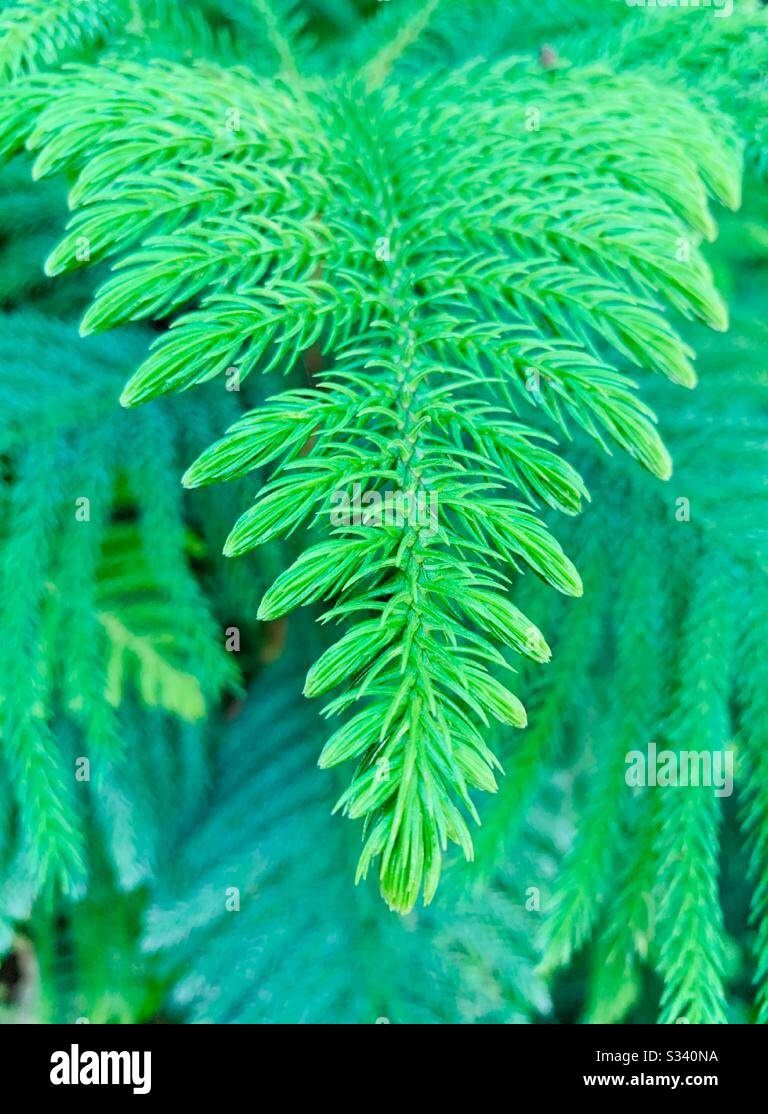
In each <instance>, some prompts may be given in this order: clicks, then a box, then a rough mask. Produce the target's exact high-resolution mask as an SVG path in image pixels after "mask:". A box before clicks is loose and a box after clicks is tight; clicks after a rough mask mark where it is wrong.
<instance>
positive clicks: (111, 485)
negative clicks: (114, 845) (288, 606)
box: [0, 310, 236, 889]
mask: <svg viewBox="0 0 768 1114" xmlns="http://www.w3.org/2000/svg"><path fill="white" fill-rule="evenodd" d="M135 351H136V348H135V338H134V346H133V347H132V344H131V338H130V337H129V336H127V335H126V336H125V337H124V338H121V340H120V342H117V341H115V340H113V339H111V338H106V339H104V340H100V341H98V342H97V343H96V344H94V345H93V346H91V347H90V348H89V350H88V355H87V358H85V359H84V356H83V352H82V346H81V343H80V342H79V341H78V339H77V336H76V334H73V332H72V331H71V330H70V329H68V328H67V327H65V326H63V325H60V324H58V323H57V322H55V321H54V320H52V319H49V318H45V317H42V316H41V315H38V314H36V313H34V312H32V311H30V310H27V311H24V312H19V313H17V314H14V315H6V316H5V317H4V319H3V330H2V335H0V357H1V358H2V374H1V375H0V410H1V412H2V416H0V452H2V454H3V460H4V464H5V470H6V471H5V475H4V482H3V485H2V487H1V488H0V506H1V507H2V511H3V528H2V530H1V531H0V568H2V578H1V580H0V584H1V586H2V589H1V591H0V609H1V616H0V617H1V619H2V628H3V632H4V638H3V640H2V645H0V677H1V678H2V682H1V684H0V749H2V753H3V755H4V760H5V761H6V762H7V763H8V767H9V770H10V771H11V776H10V779H9V785H10V789H11V800H12V802H13V805H12V806H11V803H10V802H9V809H10V810H11V811H10V815H11V816H12V815H13V813H14V812H17V813H18V831H17V833H16V840H15V841H14V842H16V841H18V844H19V845H20V846H22V847H24V848H25V855H26V857H27V860H28V861H27V870H28V872H29V877H30V878H31V879H33V880H34V882H33V889H34V886H35V885H41V884H42V883H43V882H44V881H47V880H52V879H54V878H57V877H58V878H60V879H61V880H63V881H65V883H67V884H68V885H69V886H70V887H71V886H74V885H75V884H76V881H77V880H78V879H80V878H81V877H82V873H83V869H84V860H83V847H82V832H81V823H80V820H79V812H80V807H79V805H78V804H77V803H76V797H77V795H78V781H77V779H76V768H75V764H74V757H73V758H72V759H71V765H69V766H67V765H65V760H64V757H63V752H62V748H61V745H60V743H59V741H58V739H57V737H56V734H58V733H59V732H60V730H61V726H60V722H59V717H61V716H64V717H67V718H70V719H71V720H72V722H73V724H74V725H76V727H77V729H78V731H79V732H80V737H81V745H80V750H79V752H77V753H78V754H79V756H81V757H87V758H88V760H89V762H91V763H93V765H94V768H96V767H97V766H98V763H99V762H104V763H111V762H114V761H115V760H117V758H118V756H119V753H120V744H119V737H120V729H119V726H118V719H117V717H116V713H115V708H114V706H115V705H117V704H119V703H121V702H122V700H123V699H124V698H125V695H126V693H128V692H131V693H135V694H136V697H137V698H138V699H139V701H143V702H144V703H145V704H146V705H149V706H161V707H162V708H164V709H165V711H166V712H168V713H170V714H174V715H178V714H184V715H185V716H187V717H188V716H190V715H195V714H198V715H199V714H202V712H203V710H204V706H205V704H207V703H208V702H210V701H212V700H213V701H215V700H216V699H218V697H219V695H220V693H221V692H222V691H223V690H224V689H225V688H227V687H230V686H231V685H232V684H233V683H234V682H235V677H236V674H235V672H234V664H233V659H232V657H231V655H228V654H226V653H225V652H224V648H223V646H224V636H223V632H221V631H220V630H219V629H218V627H217V624H216V622H215V620H214V619H213V617H212V616H211V613H210V611H209V608H208V605H207V602H206V601H205V600H204V598H203V596H202V593H201V591H200V588H199V586H198V584H197V582H196V580H195V578H194V576H193V574H192V572H191V570H190V567H189V562H188V554H187V541H186V539H187V533H188V528H187V526H186V525H185V524H184V521H183V518H182V516H181V510H180V505H179V498H178V494H177V492H178V486H177V484H176V483H175V482H174V479H173V471H174V469H175V468H178V463H177V461H178V457H177V455H176V453H177V452H178V448H179V445H180V444H181V443H187V444H188V442H184V439H183V438H180V437H179V435H178V433H177V434H176V438H175V440H176V444H175V445H174V442H173V441H170V443H169V433H170V432H171V430H172V427H169V424H168V422H167V421H158V417H159V415H157V414H156V415H155V416H154V417H153V418H152V417H151V416H150V415H147V417H150V418H151V420H150V421H149V422H148V423H147V422H146V421H138V422H135V421H132V420H131V418H130V417H129V416H128V415H126V414H124V413H122V412H120V411H119V409H118V408H116V406H115V399H116V396H117V393H118V391H119V383H120V381H121V376H122V375H124V371H121V368H122V369H124V368H125V367H126V364H127V366H130V363H131V360H132V359H133V358H135ZM136 417H140V416H139V415H137V416H136ZM126 423H127V424H126ZM121 445H122V446H123V448H122V449H121ZM127 445H130V452H126V451H125V446H127ZM148 491H151V493H152V494H151V497H150V496H149V495H148ZM116 519H122V522H121V523H120V524H117V522H116ZM128 519H130V520H131V521H130V522H129V521H128ZM127 661H130V662H131V668H130V671H126V670H125V669H124V668H123V666H124V665H125V664H126V662H127ZM129 677H130V680H129ZM190 696H192V697H193V701H192V702H191V703H190V702H189V697H190ZM54 727H55V731H56V734H54ZM96 774H97V771H96V769H94V778H95V779H96Z"/></svg>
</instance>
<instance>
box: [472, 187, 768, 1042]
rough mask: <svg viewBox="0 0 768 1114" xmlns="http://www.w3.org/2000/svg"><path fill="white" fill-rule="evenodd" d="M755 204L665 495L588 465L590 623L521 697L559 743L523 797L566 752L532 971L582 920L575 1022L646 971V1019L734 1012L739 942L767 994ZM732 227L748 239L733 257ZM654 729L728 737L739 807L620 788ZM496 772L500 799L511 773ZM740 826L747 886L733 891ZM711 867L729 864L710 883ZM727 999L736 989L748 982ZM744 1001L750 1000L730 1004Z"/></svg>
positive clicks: (561, 950) (714, 746)
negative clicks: (744, 919) (563, 808)
mask: <svg viewBox="0 0 768 1114" xmlns="http://www.w3.org/2000/svg"><path fill="white" fill-rule="evenodd" d="M766 216H768V214H766V212H765V206H764V204H763V205H761V206H760V207H757V208H756V207H755V206H754V205H752V206H750V208H749V209H748V211H747V213H746V214H745V217H744V218H742V219H740V220H739V221H738V222H736V221H734V222H732V223H730V224H728V225H726V228H725V230H724V237H723V243H722V246H721V247H720V249H719V253H718V255H719V258H718V260H717V263H718V271H719V273H721V274H722V276H723V279H724V282H725V285H726V286H728V287H729V288H730V291H731V296H732V298H733V306H734V313H733V324H732V328H731V332H730V334H729V335H728V336H727V337H723V338H722V339H718V340H717V341H711V340H709V339H708V338H707V337H706V336H705V335H704V334H701V333H700V334H699V335H697V336H696V337H695V341H696V346H697V348H699V349H700V354H699V361H698V364H699V369H700V373H701V386H700V388H699V390H698V391H697V392H696V405H695V406H690V407H682V408H678V409H677V410H676V411H674V412H673V411H670V415H671V418H672V420H671V421H670V422H669V423H668V424H669V433H668V439H669V443H670V446H671V448H672V451H673V453H674V458H675V461H676V472H675V476H674V478H673V480H672V483H671V485H669V486H667V487H664V488H661V487H659V486H657V485H655V484H653V483H649V482H648V481H647V480H645V479H644V477H643V476H642V475H641V474H638V473H631V472H626V475H625V477H624V479H623V481H622V482H620V483H617V479H618V477H617V476H616V474H615V473H616V470H617V466H616V465H614V466H613V468H612V471H613V473H614V474H613V476H612V479H611V481H610V482H609V483H608V482H605V481H603V482H602V483H601V481H600V478H599V475H596V474H594V473H593V471H592V470H591V468H590V470H589V471H588V473H587V474H588V476H589V478H590V486H591V487H592V488H593V489H594V490H599V491H601V493H602V498H601V499H600V501H599V502H597V501H596V505H595V507H594V508H593V509H590V511H589V512H588V513H587V514H586V515H585V516H584V519H583V521H582V522H576V521H575V522H574V526H573V531H572V534H573V536H571V537H570V538H568V539H567V540H568V542H569V545H570V547H571V548H572V549H573V551H574V553H575V554H576V555H577V556H578V555H580V559H579V564H580V566H581V567H582V568H583V571H584V578H585V593H586V598H588V599H590V600H591V603H592V608H593V622H595V621H596V623H597V630H596V631H595V630H594V629H590V630H587V631H586V632H584V625H583V616H580V615H579V614H578V613H576V612H574V613H573V614H571V615H567V614H561V615H559V616H555V617H554V619H553V621H554V624H555V626H556V627H557V628H558V629H559V630H560V639H561V641H560V642H559V643H558V642H557V641H555V643H554V646H553V651H554V657H553V667H552V668H553V670H554V676H553V677H552V683H551V684H550V685H548V686H545V687H544V690H543V693H542V694H541V697H538V696H534V698H533V699H532V700H531V702H530V712H531V719H532V723H533V725H534V726H533V728H532V732H531V733H532V734H533V735H534V736H535V733H536V725H537V724H538V722H539V721H540V719H541V717H543V719H544V723H545V724H546V723H548V722H550V721H551V720H552V719H553V718H555V717H556V718H557V720H558V723H559V725H560V730H559V734H560V736H561V740H565V739H567V740H568V745H567V747H563V749H562V750H560V751H559V752H557V751H555V752H554V753H553V752H552V751H550V752H549V753H543V752H542V751H539V752H538V753H537V764H536V766H535V768H534V767H533V766H531V767H530V768H528V771H527V772H528V774H529V775H530V773H531V770H533V774H532V776H529V777H528V781H527V784H526V785H525V791H526V792H527V793H528V794H529V795H530V796H531V797H535V792H536V790H535V782H536V780H537V779H542V778H546V776H547V771H548V768H549V764H550V763H552V762H553V761H554V760H557V761H558V762H562V761H563V759H564V758H565V760H566V761H567V762H568V763H571V762H572V763H573V764H574V773H575V775H576V776H577V779H578V781H579V790H578V793H577V810H578V816H579V823H578V833H577V838H576V840H575V842H574V846H573V848H572V849H571V851H570V853H569V855H568V856H567V858H566V860H565V863H564V866H563V869H562V872H561V874H560V876H559V879H558V882H557V885H556V886H555V887H554V898H555V901H554V905H553V907H552V909H551V910H550V913H549V916H548V917H547V928H546V956H545V968H546V969H548V970H554V969H556V968H558V967H560V966H563V965H566V964H568V963H569V962H570V961H571V959H572V955H573V953H574V952H578V950H579V949H581V948H582V947H583V946H584V945H585V943H586V942H587V941H588V940H589V938H590V937H591V936H592V935H593V933H595V935H596V939H595V943H594V945H593V951H592V957H593V958H592V964H591V966H592V969H593V973H592V975H591V979H590V984H589V997H590V999H591V1001H589V1002H588V1003H586V1006H585V1009H584V1012H583V1015H582V1019H583V1020H589V1021H599V1022H606V1021H607V1022H615V1021H617V1020H621V1019H623V1018H624V1017H625V1016H626V1014H627V1012H628V1011H629V1010H630V1009H631V1008H633V1007H636V1005H637V1000H638V998H639V997H640V995H641V993H642V992H643V987H644V984H645V983H646V978H645V975H644V972H645V971H647V970H648V969H649V968H654V969H655V970H657V971H658V973H659V974H660V975H661V976H662V979H663V983H664V987H665V992H664V998H663V1002H662V1013H661V1020H662V1021H675V1020H677V1019H678V1018H679V1017H685V1018H687V1019H688V1020H689V1021H690V1022H697V1021H699V1022H701V1021H705V1022H718V1021H723V1020H725V1019H726V1018H727V1019H730V1020H744V1019H746V1017H744V1016H740V1015H739V1013H737V1012H735V1011H734V1010H733V1008H731V1010H727V1008H726V980H729V981H737V982H743V981H744V980H745V973H746V972H748V971H749V968H750V966H751V959H750V956H749V953H748V949H749V948H750V946H752V947H754V950H755V954H756V956H757V972H758V976H757V977H758V983H759V988H761V989H760V990H759V1003H760V1004H762V1003H763V1002H764V998H765V990H764V987H765V972H766V967H765V957H766V949H765V935H764V923H765V922H764V908H765V897H764V894H765V882H764V877H765V843H764V839H765V817H766V813H765V803H764V798H765V794H764V790H763V782H764V779H763V778H762V776H761V768H762V767H761V763H763V762H764V755H763V750H764V747H763V743H764V730H763V721H764V716H763V711H762V694H761V692H760V694H759V693H758V689H760V686H761V678H762V677H763V675H764V659H765V649H764V646H763V645H760V644H759V643H760V642H761V634H760V631H761V628H762V620H761V618H760V616H761V614H762V612H761V607H763V606H764V605H763V604H761V595H762V586H761V585H762V581H763V578H764V575H765V569H766V560H767V559H768V530H767V529H766V523H768V514H767V513H766V490H767V486H766V480H767V477H768V472H767V470H766V458H765V444H766V438H768V426H767V425H766V416H765V407H764V402H763V400H764V392H765V384H766V351H768V346H767V344H766V342H767V341H768V331H767V330H766V327H765V324H764V322H763V321H762V319H761V315H760V313H759V305H760V303H761V301H762V298H763V295H762V293H761V289H762V283H763V282H764V281H765V276H766V274H767V273H768V252H767V251H766V246H768V245H766V244H764V243H761V236H760V234H759V233H760V230H762V229H764V228H765V227H766V226H767V225H766V223H765V222H766ZM745 223H746V224H747V226H748V227H750V228H754V229H755V230H756V231H757V232H758V235H757V236H755V237H754V238H753V239H752V240H751V244H750V246H749V250H748V251H746V252H745V248H744V240H743V234H742V229H743V227H744V224H745ZM734 264H735V265H736V266H737V267H738V270H737V271H735V273H734V272H731V270H730V268H731V267H733V265H734ZM741 274H743V275H744V276H745V277H744V278H741V277H740V275H741ZM734 277H735V280H736V281H734ZM600 472H605V466H604V465H600ZM617 538H621V539H622V544H621V545H619V546H617V545H616V539H617ZM608 553H610V554H611V556H610V557H608V558H607V557H606V554H608ZM542 602H543V601H542ZM574 662H576V663H577V665H576V667H575V668H574ZM561 690H562V691H565V692H567V700H566V702H565V703H564V702H563V701H562V700H561V699H560V697H559V695H558V694H559V692H560V691H561ZM761 691H762V690H761ZM650 742H653V743H655V744H656V746H657V748H658V750H659V751H662V750H672V751H673V752H675V753H676V754H679V753H680V752H682V751H689V750H695V751H700V752H709V753H711V754H714V753H715V752H717V751H722V750H723V749H724V748H728V749H731V750H732V752H733V755H734V766H735V770H734V794H735V802H736V808H734V807H733V804H734V801H733V799H731V798H729V797H728V796H727V795H725V796H723V797H721V798H718V797H716V796H715V795H714V793H713V790H712V789H711V788H710V789H687V790H681V789H679V788H674V787H672V788H666V789H657V790H655V791H654V793H652V794H649V791H648V790H645V791H641V792H638V791H633V790H632V789H631V788H630V787H628V786H627V785H626V782H625V773H626V769H627V766H626V756H627V754H628V753H629V752H631V751H635V750H639V751H642V752H645V751H646V748H647V746H648V744H649V743H650ZM510 777H511V778H512V779H513V784H512V787H511V789H512V793H511V799H512V801H515V800H516V798H515V787H516V785H517V781H518V779H517V778H516V777H515V775H514V773H512V774H510ZM517 804H518V806H519V801H517ZM499 805H500V809H499V814H498V815H497V816H494V814H493V812H491V814H490V815H489V816H488V818H487V821H486V823H487V825H488V828H489V831H488V832H487V833H486V835H487V838H488V841H489V843H490V842H492V840H493V836H494V833H495V832H497V831H498V830H499V829H500V828H504V829H505V830H507V829H508V823H509V810H510V806H509V804H508V803H507V802H506V801H504V800H502V801H500V802H499ZM739 811H740V812H741V816H739ZM739 820H741V822H742V823H741V828H742V830H741V831H740V830H739V827H740V825H739ZM745 834H746V836H747V837H748V839H749V842H750V844H751V847H752V874H753V877H754V889H753V892H752V894H751V895H750V894H749V893H748V892H747V893H744V890H745V886H744V881H743V876H744V875H745V873H746V866H747V862H746V857H745V855H744V852H743V849H742V848H741V847H740V844H743V843H744V835H745ZM721 870H723V871H725V874H726V877H725V878H724V879H723V880H722V881H721V883H720V885H718V875H719V873H720V871H721ZM735 886H738V890H739V899H738V900H739V904H746V903H747V902H748V901H750V900H751V903H752V919H753V923H754V924H755V926H756V928H757V930H758V931H757V936H756V939H755V940H750V938H749V935H748V934H747V933H746V925H744V926H742V927H739V925H738V921H733V920H732V923H731V924H730V925H729V926H728V927H729V930H730V932H731V933H738V935H739V937H740V939H739V940H738V947H737V946H736V944H735V942H734V941H733V940H731V939H729V933H728V932H726V931H725V930H724V925H723V914H722V909H721V900H722V899H721V894H722V890H723V888H725V889H726V892H728V891H730V890H732V889H733V888H734V887H735ZM741 993H742V994H743V996H744V998H745V999H746V1000H747V1001H748V1000H749V991H748V987H746V986H745V987H744V990H743V991H742V992H741ZM741 1009H742V1010H743V1011H744V1012H745V1013H746V1009H747V1006H746V1003H745V1005H744V1006H743V1007H741ZM759 1019H760V1020H764V1019H765V1013H764V1006H763V1007H762V1012H761V1013H760V1014H759Z"/></svg>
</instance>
